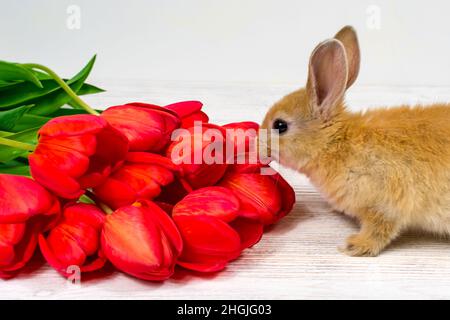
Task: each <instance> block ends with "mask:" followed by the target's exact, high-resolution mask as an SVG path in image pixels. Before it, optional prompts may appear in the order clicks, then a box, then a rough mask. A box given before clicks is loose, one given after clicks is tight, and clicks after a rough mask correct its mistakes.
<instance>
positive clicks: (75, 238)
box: [39, 203, 106, 277]
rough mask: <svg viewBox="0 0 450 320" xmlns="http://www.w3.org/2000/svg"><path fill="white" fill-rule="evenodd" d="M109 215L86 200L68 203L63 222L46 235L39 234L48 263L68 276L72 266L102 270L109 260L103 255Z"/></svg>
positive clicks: (85, 269) (87, 270) (81, 269)
mask: <svg viewBox="0 0 450 320" xmlns="http://www.w3.org/2000/svg"><path fill="white" fill-rule="evenodd" d="M104 220H105V215H104V213H103V211H101V210H100V209H98V208H97V207H96V206H94V205H91V204H85V203H72V204H68V205H67V206H66V207H65V208H64V210H63V219H62V221H61V222H60V223H59V224H58V225H57V226H56V227H54V228H53V229H52V230H51V231H50V232H49V234H48V236H47V237H46V238H45V237H44V235H43V234H40V235H39V246H40V249H41V252H42V254H43V255H44V257H45V259H46V260H47V262H48V263H49V264H50V265H51V266H52V267H53V268H55V269H56V270H57V271H58V272H60V273H61V274H62V275H64V276H66V277H67V276H69V275H71V273H70V272H69V273H68V267H70V266H78V267H79V268H80V271H81V272H89V271H94V270H98V269H100V268H102V267H103V265H104V264H105V262H106V259H105V258H103V257H99V255H98V251H99V248H100V232H101V230H102V227H103V223H104Z"/></svg>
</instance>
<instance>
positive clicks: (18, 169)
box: [0, 164, 31, 177]
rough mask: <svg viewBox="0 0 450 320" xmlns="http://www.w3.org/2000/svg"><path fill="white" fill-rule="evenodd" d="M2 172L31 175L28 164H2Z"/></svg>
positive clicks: (0, 169)
mask: <svg viewBox="0 0 450 320" xmlns="http://www.w3.org/2000/svg"><path fill="white" fill-rule="evenodd" d="M0 173H6V174H15V175H19V176H26V177H30V176H31V174H30V167H29V166H28V165H26V164H17V165H7V164H0Z"/></svg>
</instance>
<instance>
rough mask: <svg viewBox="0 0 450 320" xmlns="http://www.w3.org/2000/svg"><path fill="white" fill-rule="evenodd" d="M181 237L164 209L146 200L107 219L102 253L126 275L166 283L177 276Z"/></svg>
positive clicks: (103, 234) (118, 211)
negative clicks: (176, 268) (175, 268)
mask: <svg viewBox="0 0 450 320" xmlns="http://www.w3.org/2000/svg"><path fill="white" fill-rule="evenodd" d="M177 234H178V231H177V229H176V227H175V225H174V223H173V222H172V220H171V219H170V217H168V216H167V214H166V213H165V212H164V211H163V210H162V209H160V208H159V207H158V206H157V205H155V204H153V203H151V202H146V201H143V202H140V203H137V204H136V205H135V206H127V207H122V208H120V209H119V210H116V211H115V212H114V213H113V214H111V215H108V216H107V217H106V222H105V225H104V228H103V232H102V241H101V242H102V252H103V254H104V255H105V256H106V257H107V258H108V260H109V261H111V263H112V264H113V265H114V266H115V267H116V268H118V269H119V270H122V271H123V272H126V273H128V274H131V275H133V276H135V277H137V278H141V279H145V280H164V279H167V278H169V277H170V276H171V275H172V274H173V271H174V266H175V259H176V257H177V255H178V254H177V251H178V250H180V249H181V248H180V246H181V238H180V236H179V235H178V236H177ZM172 242H173V243H172ZM170 249H171V250H170Z"/></svg>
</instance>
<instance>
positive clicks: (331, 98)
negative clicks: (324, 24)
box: [306, 39, 348, 119]
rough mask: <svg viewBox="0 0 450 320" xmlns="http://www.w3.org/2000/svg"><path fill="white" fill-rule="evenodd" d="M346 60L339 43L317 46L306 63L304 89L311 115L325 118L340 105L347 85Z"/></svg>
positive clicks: (331, 40) (332, 42) (343, 50)
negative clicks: (307, 69) (306, 80)
mask: <svg viewBox="0 0 450 320" xmlns="http://www.w3.org/2000/svg"><path fill="white" fill-rule="evenodd" d="M347 69H348V68H347V58H346V55H345V49H344V46H343V45H342V43H341V42H339V41H338V40H335V39H330V40H326V41H324V42H322V43H320V44H319V45H318V46H317V47H316V48H315V49H314V51H313V53H312V54H311V58H310V60H309V71H308V82H307V84H306V89H307V93H308V97H309V99H310V100H311V103H312V108H313V113H315V114H317V115H319V116H321V117H323V118H324V119H329V118H330V117H331V116H332V115H333V114H334V112H335V111H336V108H337V106H338V105H339V104H340V103H341V102H342V100H343V98H344V93H345V89H346V85H347V73H348V70H347Z"/></svg>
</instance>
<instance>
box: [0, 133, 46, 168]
mask: <svg viewBox="0 0 450 320" xmlns="http://www.w3.org/2000/svg"><path fill="white" fill-rule="evenodd" d="M39 129H40V127H36V128H31V129H27V130H24V131H21V132H18V133H14V134H10V135H6V136H4V137H5V138H8V139H12V140H16V141H20V142H25V143H30V144H36V143H37V136H38V135H37V132H38V130H39ZM27 155H28V151H24V150H20V149H15V148H11V147H6V146H2V147H1V148H0V162H8V161H11V160H14V159H15V158H17V157H26V156H27Z"/></svg>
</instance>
